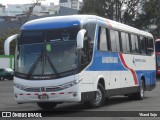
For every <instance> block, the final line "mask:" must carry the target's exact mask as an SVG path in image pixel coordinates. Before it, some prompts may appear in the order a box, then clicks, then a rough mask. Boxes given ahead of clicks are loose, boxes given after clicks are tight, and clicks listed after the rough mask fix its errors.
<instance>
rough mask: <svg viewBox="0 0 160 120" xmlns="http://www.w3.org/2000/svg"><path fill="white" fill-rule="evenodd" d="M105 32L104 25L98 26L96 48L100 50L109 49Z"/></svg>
mask: <svg viewBox="0 0 160 120" xmlns="http://www.w3.org/2000/svg"><path fill="white" fill-rule="evenodd" d="M107 32H108V30H107V29H106V28H104V27H100V29H99V37H98V38H99V40H98V50H100V51H109V47H108V46H109V43H108V40H107Z"/></svg>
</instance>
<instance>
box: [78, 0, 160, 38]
mask: <svg viewBox="0 0 160 120" xmlns="http://www.w3.org/2000/svg"><path fill="white" fill-rule="evenodd" d="M124 5H125V7H124ZM123 7H124V8H125V9H124V10H123V9H122V8H123ZM79 13H81V14H93V15H98V16H101V17H105V18H108V19H112V20H115V21H118V22H122V23H124V24H127V25H130V26H133V27H136V28H138V29H143V30H147V31H149V32H151V33H152V34H153V35H154V37H155V38H160V0H84V6H83V7H82V10H81V11H79ZM152 25H155V26H157V28H154V29H153V28H152V29H151V26H152Z"/></svg>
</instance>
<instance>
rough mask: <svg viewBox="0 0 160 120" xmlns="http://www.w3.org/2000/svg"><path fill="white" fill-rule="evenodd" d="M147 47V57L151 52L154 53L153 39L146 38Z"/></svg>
mask: <svg viewBox="0 0 160 120" xmlns="http://www.w3.org/2000/svg"><path fill="white" fill-rule="evenodd" d="M147 41H148V42H147V43H148V45H147V53H148V55H152V54H153V51H154V45H153V39H152V38H148V40H147Z"/></svg>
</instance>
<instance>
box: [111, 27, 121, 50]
mask: <svg viewBox="0 0 160 120" xmlns="http://www.w3.org/2000/svg"><path fill="white" fill-rule="evenodd" d="M110 40H111V49H112V51H113V52H120V42H119V32H118V31H115V30H110Z"/></svg>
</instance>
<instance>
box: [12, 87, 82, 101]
mask: <svg viewBox="0 0 160 120" xmlns="http://www.w3.org/2000/svg"><path fill="white" fill-rule="evenodd" d="M80 88H81V86H80V84H77V85H75V86H72V87H70V88H67V89H64V90H61V91H56V92H26V91H23V90H20V89H18V88H17V87H15V86H14V97H15V100H16V102H17V103H36V102H80V101H81V91H80Z"/></svg>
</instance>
